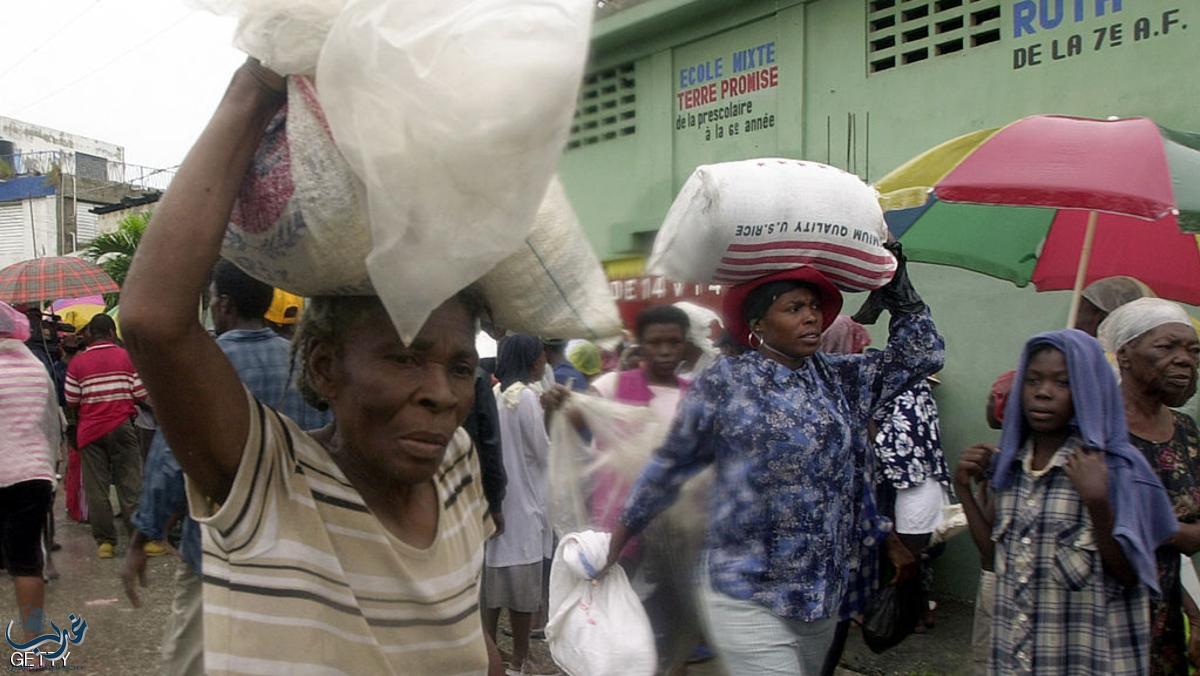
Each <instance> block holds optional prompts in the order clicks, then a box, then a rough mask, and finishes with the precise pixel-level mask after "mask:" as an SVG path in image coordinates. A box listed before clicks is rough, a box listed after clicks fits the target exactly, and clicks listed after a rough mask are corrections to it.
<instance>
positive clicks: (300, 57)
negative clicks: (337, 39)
mask: <svg viewBox="0 0 1200 676" xmlns="http://www.w3.org/2000/svg"><path fill="white" fill-rule="evenodd" d="M346 2H347V0H190V1H189V3H188V4H190V5H191V6H193V7H196V8H197V9H206V10H208V11H210V12H212V13H214V14H219V15H221V16H232V17H236V18H237V20H238V25H237V31H235V32H234V35H233V46H234V47H237V48H238V49H240V50H242V51H243V52H246V53H247V54H249V55H250V56H253V57H254V58H256V59H258V60H259V61H262V62H263V64H264V65H266V66H267V67H268V68H270V69H271V70H273V71H275V72H276V73H279V74H280V75H297V74H305V75H311V74H312V73H314V72H316V70H317V59H318V58H319V57H320V55H321V47H322V46H323V45H324V44H325V36H326V35H328V34H329V28H330V26H332V25H333V20H334V19H336V18H337V15H338V13H339V12H341V11H342V8H343V7H345V6H346Z"/></svg>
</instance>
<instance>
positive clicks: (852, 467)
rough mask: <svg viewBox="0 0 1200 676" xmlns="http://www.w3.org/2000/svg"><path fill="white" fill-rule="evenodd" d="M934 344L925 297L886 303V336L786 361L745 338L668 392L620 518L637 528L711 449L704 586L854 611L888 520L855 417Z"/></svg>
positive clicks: (873, 573)
mask: <svg viewBox="0 0 1200 676" xmlns="http://www.w3.org/2000/svg"><path fill="white" fill-rule="evenodd" d="M943 358H944V343H943V341H942V337H941V336H940V335H939V334H938V332H937V329H936V328H935V327H934V325H933V320H932V318H931V317H930V315H929V311H928V310H924V311H922V312H920V313H918V314H911V315H893V317H892V321H891V332H890V338H889V339H888V345H887V348H886V349H884V350H882V351H878V352H874V353H872V354H870V355H826V354H817V355H814V356H813V357H811V358H809V359H807V360H806V361H805V362H804V365H803V366H801V367H800V368H799V369H796V370H795V371H792V370H790V369H788V368H786V367H785V366H783V365H781V364H779V363H778V362H775V361H772V360H770V359H767V358H765V357H763V356H761V355H759V354H758V353H756V352H749V353H746V354H744V355H742V356H740V357H736V358H733V359H723V360H721V361H720V362H718V363H717V364H715V365H714V366H712V367H711V368H709V369H708V370H707V371H705V373H704V374H703V375H702V376H701V377H700V378H699V380H697V381H696V382H695V383H694V384H693V385H692V387H691V388H690V389H689V390H688V393H687V395H686V396H685V397H684V399H683V401H682V402H680V406H679V411H678V413H677V414H676V416H675V421H674V423H673V424H672V428H671V432H670V435H669V436H668V438H667V440H666V442H664V444H663V446H662V448H660V449H658V451H656V452H655V454H654V456H653V458H652V459H651V460H650V462H649V463H648V464H647V466H646V468H645V469H644V470H643V471H642V474H641V476H640V477H639V479H638V481H637V483H636V484H635V485H634V488H633V491H632V493H631V494H630V496H629V500H628V502H626V504H625V512H624V514H623V515H622V517H621V521H622V523H624V524H625V525H626V526H627V527H628V528H629V529H630V530H632V531H633V532H635V533H636V532H639V531H641V530H642V529H643V528H644V527H645V526H646V524H648V523H649V522H650V521H651V520H652V519H653V518H654V517H655V516H656V515H657V514H658V513H659V512H661V511H662V510H663V509H665V508H666V507H667V506H668V505H670V504H671V502H672V501H673V500H674V499H675V496H676V495H677V493H678V491H679V487H680V486H681V485H682V484H683V482H684V481H686V480H687V479H688V478H689V477H691V476H692V475H693V474H695V473H696V472H698V471H699V470H700V469H702V468H703V467H705V466H706V465H708V464H710V463H714V464H715V466H716V482H715V484H714V486H713V490H712V493H711V497H710V501H709V530H708V537H707V539H706V542H705V549H706V553H707V561H708V567H709V575H710V576H711V579H712V583H713V586H714V587H715V588H716V589H717V590H719V591H721V592H723V593H725V594H727V595H729V596H731V597H733V598H736V599H742V600H752V601H754V602H755V603H758V604H760V605H762V606H764V607H766V608H768V609H769V610H771V611H772V612H773V613H775V614H777V615H779V616H781V617H785V618H789V619H796V620H804V621H814V620H819V619H823V618H827V617H833V616H837V617H839V618H841V619H845V618H847V617H849V616H850V615H851V614H853V613H856V612H861V611H862V609H863V606H864V605H865V602H866V600H867V599H868V597H869V595H870V594H872V593H873V592H874V588H875V583H876V578H877V577H878V565H877V564H878V558H877V556H878V551H879V545H880V544H881V543H882V541H883V538H884V537H885V536H886V534H887V532H888V531H889V530H890V528H891V524H890V522H889V521H888V520H887V519H885V518H884V517H882V516H880V515H879V513H878V510H877V509H876V506H875V497H874V489H873V485H874V469H873V464H874V458H872V457H871V452H870V445H869V444H868V440H867V422H868V421H869V420H870V419H871V415H872V413H873V412H875V411H876V410H877V409H878V408H879V407H881V406H883V405H886V404H888V403H889V402H890V401H891V399H892V398H894V397H895V396H896V395H898V394H900V393H901V392H903V391H905V390H907V389H908V388H910V387H912V385H913V384H914V383H915V382H917V381H919V380H920V379H922V378H924V377H926V376H928V375H930V374H932V373H934V372H936V371H938V370H939V369H940V368H941V367H942V361H943Z"/></svg>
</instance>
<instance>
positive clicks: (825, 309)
mask: <svg viewBox="0 0 1200 676" xmlns="http://www.w3.org/2000/svg"><path fill="white" fill-rule="evenodd" d="M771 282H804V283H805V284H811V285H812V286H815V287H817V291H818V292H820V296H821V331H825V329H828V328H829V325H830V324H832V323H833V320H835V319H837V316H838V313H840V312H841V311H842V292H841V291H838V288H837V287H836V286H834V285H833V283H832V282H830V281H829V280H828V279H826V278H825V275H823V274H821V273H820V272H818V271H817V270H815V269H813V268H810V267H799V268H793V269H791V270H784V271H783V272H776V273H775V274H773V275H767V276H766V277H759V278H758V279H755V280H752V281H749V282H743V283H741V284H738V285H737V286H732V287H730V288H729V289H728V291H726V295H725V302H724V304H723V307H722V311H723V313H724V315H725V326H726V327H727V329H728V331H729V334H730V335H731V336H732V337H733V339H734V340H736V341H738V342H739V343H741V344H742V345H745V346H746V347H751V345H750V327H749V326H748V325H747V324H746V320H745V319H743V318H742V306H743V305H745V303H746V298H748V297H749V296H750V293H751V292H752V291H754V290H755V289H757V288H758V287H760V286H762V285H763V284H770V283H771Z"/></svg>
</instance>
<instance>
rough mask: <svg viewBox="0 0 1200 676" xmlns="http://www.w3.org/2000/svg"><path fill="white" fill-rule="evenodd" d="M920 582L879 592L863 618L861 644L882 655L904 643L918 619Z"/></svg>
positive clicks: (915, 580)
mask: <svg viewBox="0 0 1200 676" xmlns="http://www.w3.org/2000/svg"><path fill="white" fill-rule="evenodd" d="M923 601H924V594H922V593H921V581H920V579H919V578H914V579H912V580H908V581H906V582H901V583H899V584H895V585H888V586H886V587H884V588H883V589H881V590H879V593H878V594H876V595H875V598H873V599H871V602H870V603H869V604H867V611H866V613H865V614H864V617H863V625H862V634H863V642H865V643H866V644H867V647H868V648H870V649H871V651H872V652H875V653H881V652H883V651H885V650H887V649H889V648H891V647H893V646H895V645H897V644H899V643H900V642H901V641H903V640H904V639H905V638H907V637H908V635H909V634H911V633H913V630H914V629H916V628H917V622H918V621H919V620H920V619H921V605H922V602H923Z"/></svg>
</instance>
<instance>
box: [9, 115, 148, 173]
mask: <svg viewBox="0 0 1200 676" xmlns="http://www.w3.org/2000/svg"><path fill="white" fill-rule="evenodd" d="M0 141H12V142H13V144H14V145H15V146H16V149H17V150H18V151H19V152H22V153H34V152H48V151H70V152H80V153H87V154H88V155H94V156H96V157H102V158H104V159H106V160H108V161H110V162H117V163H123V162H124V161H125V149H124V148H123V147H121V146H119V145H116V144H115V143H108V142H106V141H99V140H96V139H93V138H88V137H86V136H80V135H78V134H71V133H68V132H65V131H59V130H57V129H50V128H49V127H43V126H41V125H37V124H33V123H31V122H22V121H21V120H15V119H13V118H11V117H3V116H0Z"/></svg>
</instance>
